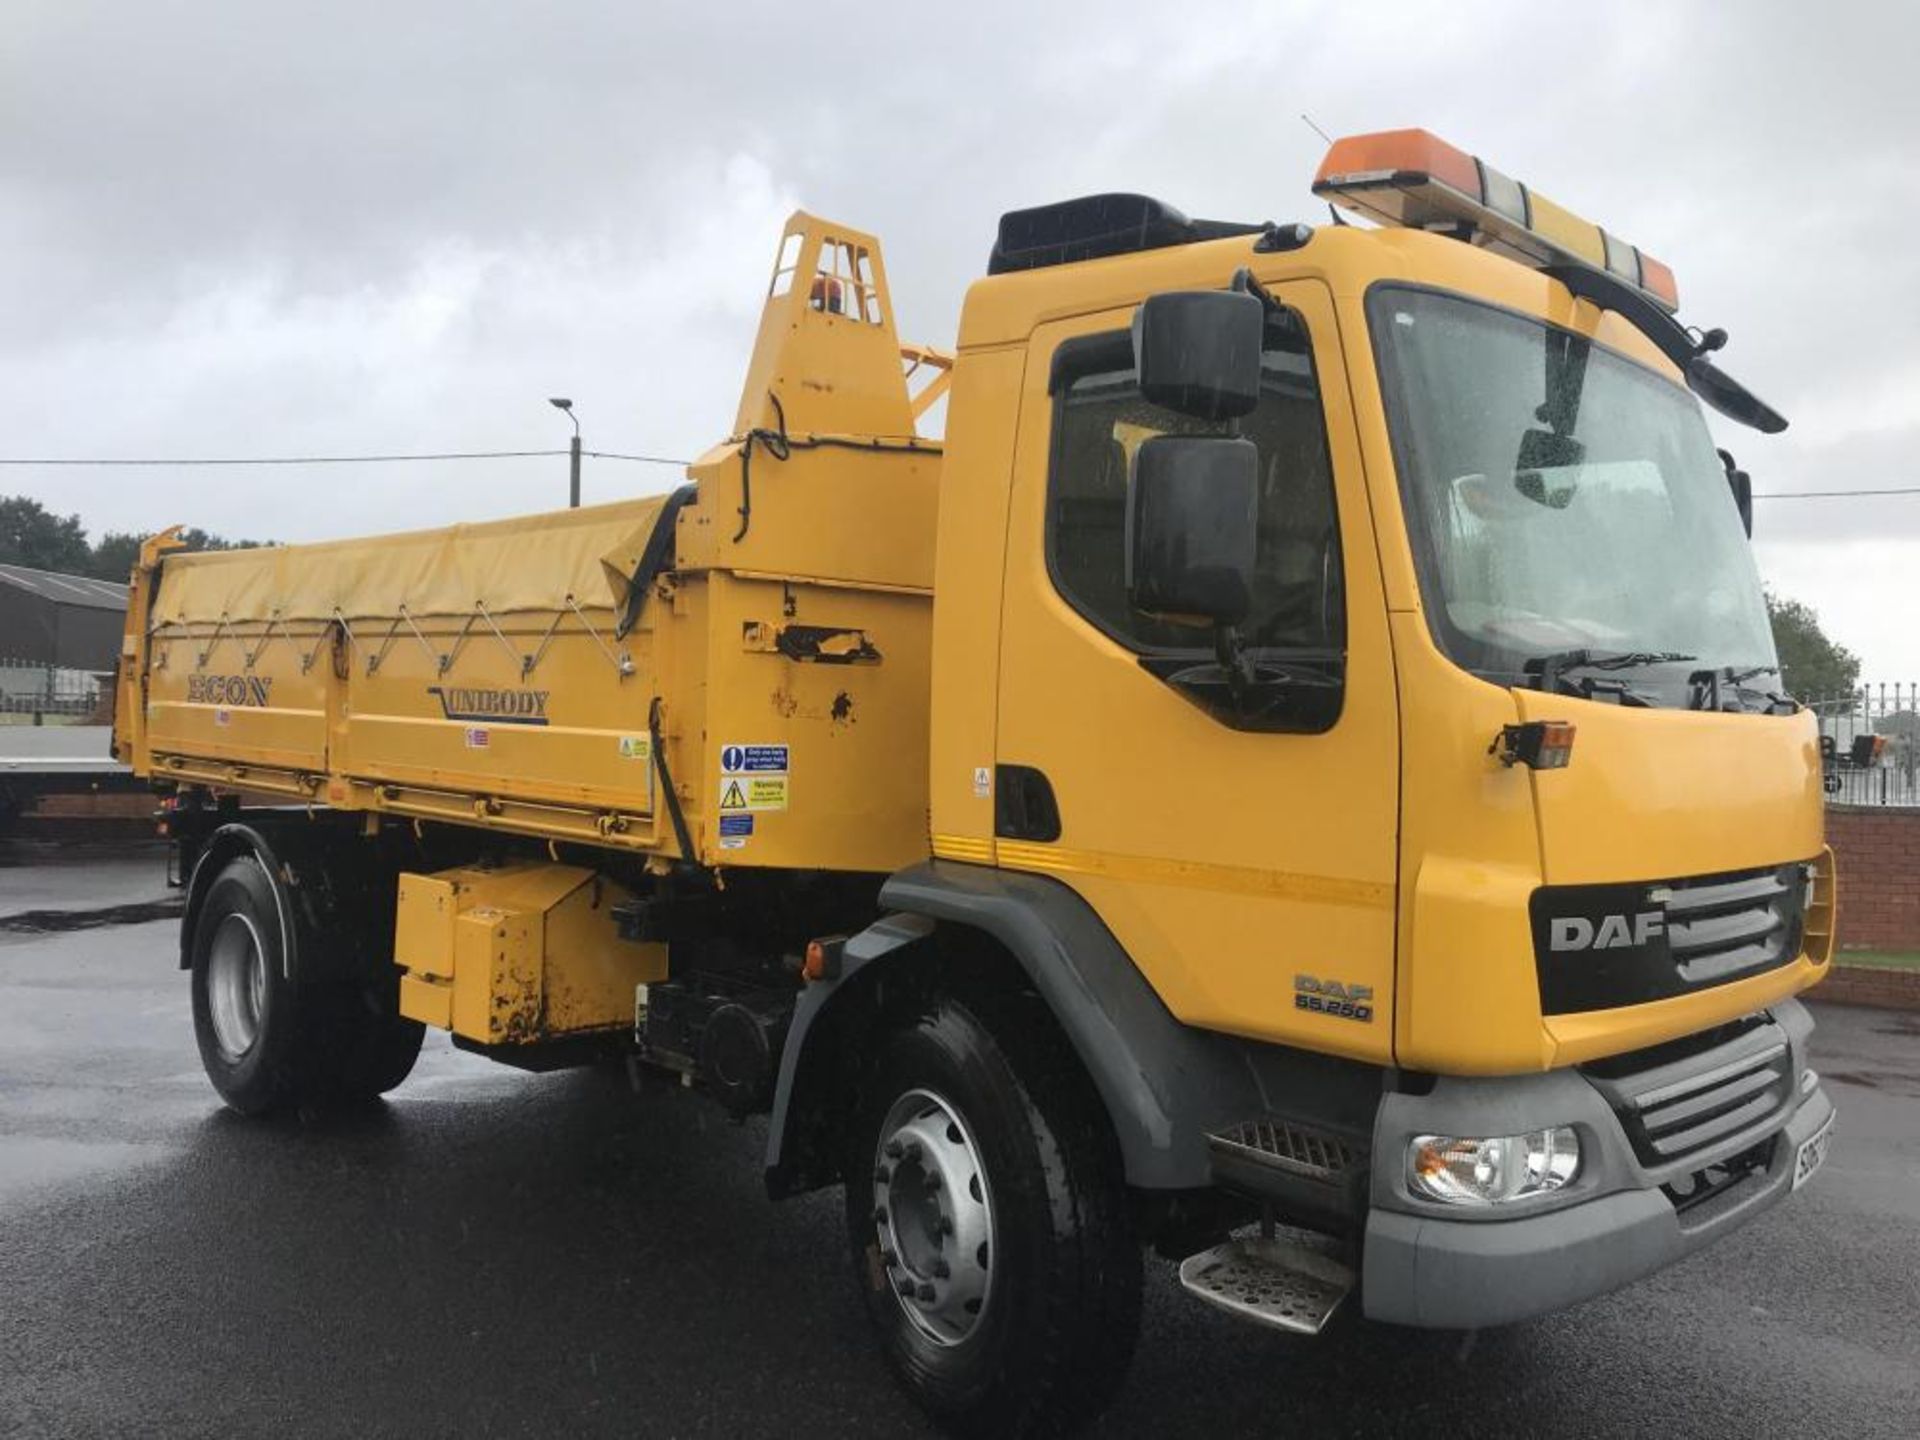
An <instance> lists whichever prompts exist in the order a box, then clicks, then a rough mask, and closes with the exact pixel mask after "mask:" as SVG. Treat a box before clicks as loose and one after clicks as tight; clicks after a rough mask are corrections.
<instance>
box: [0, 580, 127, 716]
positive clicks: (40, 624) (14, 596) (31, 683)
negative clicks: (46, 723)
mask: <svg viewBox="0 0 1920 1440" xmlns="http://www.w3.org/2000/svg"><path fill="white" fill-rule="evenodd" d="M126 615H127V587H126V586H125V585H124V584H123V583H121V582H119V581H113V580H95V579H92V578H91V577H89V576H86V575H60V574H56V573H55V572H53V571H51V570H30V569H28V568H27V567H26V566H24V565H0V711H10V712H13V713H15V714H19V713H31V714H34V715H42V714H50V715H75V716H84V715H87V714H90V713H91V712H92V710H93V709H94V705H95V702H96V700H97V698H98V696H99V693H100V689H101V677H103V676H109V675H111V674H112V673H113V669H114V665H115V662H116V660H117V658H118V656H119V654H120V632H121V630H122V628H123V627H124V626H125V624H126Z"/></svg>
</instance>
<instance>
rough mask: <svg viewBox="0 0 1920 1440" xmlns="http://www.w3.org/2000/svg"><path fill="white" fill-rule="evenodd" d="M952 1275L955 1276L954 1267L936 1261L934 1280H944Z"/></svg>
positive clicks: (942, 1261)
mask: <svg viewBox="0 0 1920 1440" xmlns="http://www.w3.org/2000/svg"><path fill="white" fill-rule="evenodd" d="M951 1274H953V1267H952V1266H951V1265H949V1264H947V1262H946V1261H944V1260H936V1261H934V1262H933V1278H934V1279H936V1280H944V1279H946V1278H947V1277H948V1276H949V1275H951Z"/></svg>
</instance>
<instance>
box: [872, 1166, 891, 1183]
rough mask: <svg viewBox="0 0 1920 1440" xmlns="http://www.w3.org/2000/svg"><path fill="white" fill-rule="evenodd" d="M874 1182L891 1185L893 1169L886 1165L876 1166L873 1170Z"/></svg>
mask: <svg viewBox="0 0 1920 1440" xmlns="http://www.w3.org/2000/svg"><path fill="white" fill-rule="evenodd" d="M873 1183H874V1184H876V1185H891V1184H892V1183H893V1171H892V1170H890V1169H888V1168H887V1167H886V1166H885V1165H881V1166H878V1167H876V1168H875V1170H874V1172H873Z"/></svg>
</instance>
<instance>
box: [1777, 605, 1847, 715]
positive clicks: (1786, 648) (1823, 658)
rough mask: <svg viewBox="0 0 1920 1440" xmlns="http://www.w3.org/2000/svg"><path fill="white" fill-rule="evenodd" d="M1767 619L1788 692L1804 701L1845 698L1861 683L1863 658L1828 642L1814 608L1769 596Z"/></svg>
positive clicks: (1841, 646)
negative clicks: (1824, 697)
mask: <svg viewBox="0 0 1920 1440" xmlns="http://www.w3.org/2000/svg"><path fill="white" fill-rule="evenodd" d="M1767 618H1768V619H1769V620H1771V621H1772V622H1773V645H1774V648H1775V649H1776V650H1778V651H1779V652H1780V670H1781V673H1782V675H1783V676H1784V678H1785V680H1786V684H1787V689H1788V691H1789V692H1790V693H1791V694H1793V695H1794V696H1796V697H1797V698H1799V699H1801V700H1813V699H1819V698H1821V697H1823V696H1829V695H1844V694H1847V693H1848V692H1849V691H1851V690H1852V689H1853V688H1854V687H1855V686H1856V685H1858V684H1859V683H1860V657H1859V656H1857V655H1855V654H1854V653H1853V652H1852V651H1851V650H1849V649H1847V647H1846V646H1844V645H1840V644H1836V643H1835V642H1834V641H1833V640H1831V639H1829V638H1828V636H1827V633H1826V631H1824V630H1822V629H1821V628H1820V617H1819V616H1818V615H1816V614H1814V612H1813V607H1812V606H1810V605H1806V604H1803V603H1801V602H1800V601H1798V600H1788V599H1786V598H1785V597H1783V596H1780V595H1776V594H1774V593H1773V592H1772V591H1771V590H1769V591H1768V592H1767Z"/></svg>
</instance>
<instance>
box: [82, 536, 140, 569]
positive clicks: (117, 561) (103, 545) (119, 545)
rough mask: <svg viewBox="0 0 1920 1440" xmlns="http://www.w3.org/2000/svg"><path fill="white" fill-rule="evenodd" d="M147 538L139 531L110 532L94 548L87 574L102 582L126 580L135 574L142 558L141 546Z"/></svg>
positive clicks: (88, 563)
mask: <svg viewBox="0 0 1920 1440" xmlns="http://www.w3.org/2000/svg"><path fill="white" fill-rule="evenodd" d="M146 538H147V537H146V536H144V535H142V534H141V533H140V532H139V531H137V530H109V531H107V533H106V534H104V535H102V536H101V537H100V541H99V543H98V544H96V545H95V546H94V547H93V558H92V559H91V560H89V561H88V562H87V574H89V575H92V576H94V577H95V578H96V579H100V580H124V579H126V578H127V577H128V576H129V575H131V574H132V573H133V564H134V561H136V560H138V559H139V558H140V546H141V544H142V542H144V541H145V540H146Z"/></svg>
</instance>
